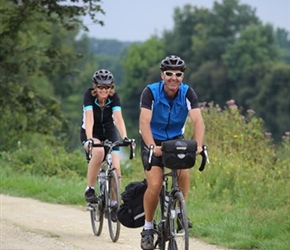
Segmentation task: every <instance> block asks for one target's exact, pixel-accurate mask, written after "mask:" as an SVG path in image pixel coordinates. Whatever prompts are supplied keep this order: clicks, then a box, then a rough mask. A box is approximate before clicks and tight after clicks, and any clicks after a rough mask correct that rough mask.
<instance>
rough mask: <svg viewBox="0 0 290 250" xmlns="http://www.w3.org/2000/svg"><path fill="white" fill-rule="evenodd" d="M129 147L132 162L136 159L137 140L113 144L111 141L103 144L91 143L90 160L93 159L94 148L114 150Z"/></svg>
mask: <svg viewBox="0 0 290 250" xmlns="http://www.w3.org/2000/svg"><path fill="white" fill-rule="evenodd" d="M115 146H119V147H127V146H130V156H129V159H130V160H132V159H133V158H134V157H135V139H127V140H126V141H115V142H111V141H109V140H105V141H102V142H101V143H90V144H89V158H91V157H92V148H93V147H97V148H98V147H99V148H107V149H109V150H112V149H113V147H115Z"/></svg>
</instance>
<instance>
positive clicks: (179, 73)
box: [163, 71, 183, 77]
mask: <svg viewBox="0 0 290 250" xmlns="http://www.w3.org/2000/svg"><path fill="white" fill-rule="evenodd" d="M163 73H164V74H165V75H166V76H169V77H170V76H173V75H175V76H176V77H181V76H183V72H176V73H174V72H170V71H164V72H163Z"/></svg>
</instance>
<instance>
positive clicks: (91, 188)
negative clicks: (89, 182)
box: [86, 186, 95, 191]
mask: <svg viewBox="0 0 290 250" xmlns="http://www.w3.org/2000/svg"><path fill="white" fill-rule="evenodd" d="M90 188H91V189H94V190H95V187H89V186H87V188H86V191H88V190H89V189H90Z"/></svg>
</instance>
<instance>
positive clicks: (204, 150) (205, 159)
mask: <svg viewBox="0 0 290 250" xmlns="http://www.w3.org/2000/svg"><path fill="white" fill-rule="evenodd" d="M153 150H154V146H153V145H152V144H151V145H150V146H149V157H148V163H149V167H148V169H147V171H150V170H151V166H152V164H151V163H152V156H153ZM199 154H200V155H201V157H202V160H201V164H200V166H199V169H198V170H199V171H203V170H204V168H205V165H206V163H209V158H208V153H207V146H206V145H203V146H202V151H201V152H200V153H199ZM165 167H166V166H165Z"/></svg>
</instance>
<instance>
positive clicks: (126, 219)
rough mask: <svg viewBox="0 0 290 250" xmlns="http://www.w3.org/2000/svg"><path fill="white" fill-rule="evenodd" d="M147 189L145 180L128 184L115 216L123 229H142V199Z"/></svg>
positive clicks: (143, 218) (143, 214) (143, 219)
mask: <svg viewBox="0 0 290 250" xmlns="http://www.w3.org/2000/svg"><path fill="white" fill-rule="evenodd" d="M146 189H147V182H146V179H144V180H143V181H135V182H130V183H129V184H128V185H127V186H126V187H125V190H124V192H123V193H122V194H121V198H122V201H123V203H122V204H121V206H120V208H119V210H118V212H117V216H118V220H119V221H120V222H121V224H122V225H123V226H125V227H129V228H138V227H142V226H143V225H144V222H145V213H144V207H143V197H144V193H145V191H146Z"/></svg>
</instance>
